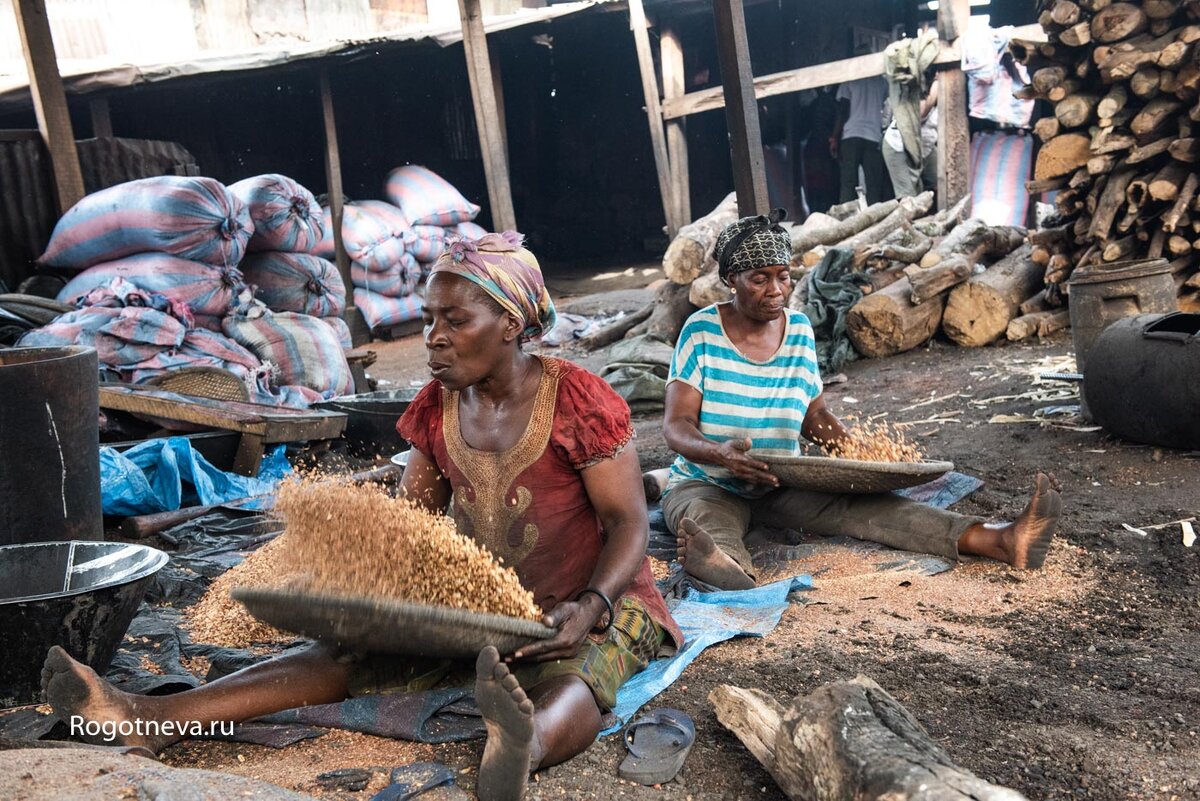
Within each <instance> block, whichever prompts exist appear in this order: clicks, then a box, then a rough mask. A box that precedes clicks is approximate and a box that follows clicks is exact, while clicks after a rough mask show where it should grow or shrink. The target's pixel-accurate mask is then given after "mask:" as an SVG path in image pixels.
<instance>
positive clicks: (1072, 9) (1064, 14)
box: [1050, 0, 1083, 27]
mask: <svg viewBox="0 0 1200 801" xmlns="http://www.w3.org/2000/svg"><path fill="white" fill-rule="evenodd" d="M1082 14H1083V12H1082V11H1081V10H1080V9H1079V5H1078V4H1077V3H1073V2H1071V0H1058V1H1057V2H1056V3H1055V4H1054V6H1053V7H1052V8H1051V9H1050V19H1051V20H1052V21H1053V22H1054V24H1055V25H1062V26H1064V27H1065V26H1068V25H1074V24H1075V23H1076V22H1079V19H1080V17H1081V16H1082Z"/></svg>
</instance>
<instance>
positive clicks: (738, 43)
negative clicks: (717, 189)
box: [713, 0, 769, 215]
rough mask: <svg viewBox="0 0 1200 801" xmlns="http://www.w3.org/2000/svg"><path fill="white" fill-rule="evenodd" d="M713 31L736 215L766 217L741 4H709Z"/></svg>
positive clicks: (737, 0)
mask: <svg viewBox="0 0 1200 801" xmlns="http://www.w3.org/2000/svg"><path fill="white" fill-rule="evenodd" d="M713 16H714V17H715V19H716V27H717V53H718V55H719V57H720V60H721V85H722V87H723V90H724V93H725V120H726V122H727V124H728V126H729V145H730V150H731V151H732V156H733V187H734V190H735V191H736V192H737V199H738V213H739V214H741V215H748V214H766V213H767V208H768V205H769V201H768V199H767V170H766V164H765V161H764V158H763V146H762V132H761V131H760V130H759V126H758V101H757V100H756V99H755V97H754V76H753V75H752V74H751V72H750V45H749V42H748V41H747V39H746V16H745V14H744V12H743V10H742V0H713Z"/></svg>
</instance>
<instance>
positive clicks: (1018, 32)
mask: <svg viewBox="0 0 1200 801" xmlns="http://www.w3.org/2000/svg"><path fill="white" fill-rule="evenodd" d="M1013 38H1019V39H1026V40H1029V41H1045V40H1046V34H1045V33H1044V32H1043V31H1042V28H1041V26H1040V25H1026V26H1023V27H1020V28H1016V29H1014V31H1013ZM961 59H962V56H961V54H960V52H959V49H958V47H957V46H956V45H953V44H948V43H946V42H942V43H941V50H940V51H939V52H938V55H937V58H935V59H934V62H933V63H934V64H953V63H954V62H957V61H960V60H961ZM876 75H883V53H871V54H869V55H865V56H855V57H854V58H843V59H841V60H839V61H830V62H827V63H825V64H815V65H813V66H811V67H800V68H798V69H794V70H785V71H783V72H773V73H771V74H770V75H763V76H762V77H761V78H755V79H754V96H755V97H756V98H758V99H759V100H761V99H763V98H764V97H774V96H776V95H786V94H791V93H793V92H801V91H804V90H805V89H819V88H821V87H822V86H833V85H834V84H839V83H844V82H846V81H853V80H857V79H859V78H871V77H874V76H876ZM664 89H665V87H664ZM724 106H725V97H724V94H723V93H722V91H721V87H719V86H714V87H713V88H711V89H702V90H700V91H699V92H690V93H688V94H686V95H682V96H680V97H669V98H666V99H664V100H663V118H664V119H667V120H673V119H676V118H679V117H686V116H689V115H691V114H699V113H700V112H702V111H713V110H714V109H719V108H723V107H724Z"/></svg>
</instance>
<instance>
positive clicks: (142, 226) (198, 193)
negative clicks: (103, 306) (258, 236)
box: [38, 175, 254, 331]
mask: <svg viewBox="0 0 1200 801" xmlns="http://www.w3.org/2000/svg"><path fill="white" fill-rule="evenodd" d="M253 231H254V224H253V222H252V221H251V219H250V214H249V212H248V210H247V209H246V207H245V205H244V204H243V203H242V202H241V201H240V200H239V199H238V198H236V197H235V196H234V195H232V194H231V193H230V192H229V190H228V189H226V188H225V187H224V186H223V185H222V184H221V183H220V182H218V181H215V180H213V179H212V178H197V177H184V176H174V175H165V176H161V177H159V178H144V179H142V180H139V181H129V182H128V183H123V184H118V185H117V186H113V187H109V188H108V189H104V190H102V191H100V192H96V193H94V194H91V195H88V196H86V197H85V198H83V199H82V200H80V201H79V202H78V203H76V204H75V205H74V206H73V207H72V208H71V209H70V210H69V211H68V212H67V213H66V214H64V215H63V217H62V219H61V220H59V221H58V224H57V225H56V226H55V227H54V233H53V234H52V235H51V237H50V244H49V245H48V246H47V247H46V252H45V253H44V254H42V257H41V258H40V259H39V260H38V261H39V263H40V264H42V265H45V266H50V267H59V268H68V269H81V270H83V272H82V273H80V274H79V275H77V276H76V277H75V279H74V280H73V281H71V282H70V283H68V284H67V286H65V287H64V288H63V290H62V292H60V293H59V296H58V299H59V300H60V301H62V302H64V303H71V304H77V303H78V302H79V301H80V299H81V298H83V297H84V296H86V295H87V294H88V293H89V292H91V290H93V289H95V288H96V287H99V286H107V285H110V284H111V283H112V282H113V281H114V280H116V279H117V278H123V279H125V280H127V281H128V282H129V283H131V284H133V285H134V286H135V287H137V288H139V289H142V290H144V291H146V292H149V293H153V294H161V295H164V296H166V297H167V298H169V299H170V300H172V301H175V302H178V303H181V304H184V305H186V306H187V307H188V308H189V310H190V311H191V313H192V315H194V319H195V322H196V324H198V325H201V326H203V327H205V328H208V329H210V330H215V331H220V330H221V326H220V318H221V317H222V316H224V315H225V314H226V313H227V312H228V311H229V309H230V308H231V307H232V306H233V304H234V302H235V301H236V300H237V299H238V295H239V293H240V292H241V291H242V290H243V289H244V284H243V282H242V274H241V273H240V272H239V271H238V269H237V264H238V262H239V261H240V260H241V258H242V254H243V253H244V252H245V250H246V243H247V242H248V241H249V239H250V236H251V234H252V232H253Z"/></svg>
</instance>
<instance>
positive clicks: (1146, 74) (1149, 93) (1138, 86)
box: [1046, 65, 1162, 100]
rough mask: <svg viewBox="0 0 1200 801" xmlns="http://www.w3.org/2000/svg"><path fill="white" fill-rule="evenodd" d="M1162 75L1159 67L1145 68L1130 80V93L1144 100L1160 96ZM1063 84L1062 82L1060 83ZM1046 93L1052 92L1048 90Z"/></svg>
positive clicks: (1134, 74)
mask: <svg viewBox="0 0 1200 801" xmlns="http://www.w3.org/2000/svg"><path fill="white" fill-rule="evenodd" d="M1161 79H1162V74H1161V73H1160V72H1159V70H1158V67H1151V66H1149V65H1146V66H1143V67H1141V68H1139V69H1138V71H1137V72H1135V73H1133V75H1132V76H1130V78H1129V91H1131V92H1133V93H1134V95H1136V96H1137V97H1140V98H1141V99H1142V100H1149V99H1150V98H1152V97H1154V96H1155V95H1156V94H1158V88H1159V83H1160V81H1161ZM1059 83H1061V81H1060V82H1059ZM1046 91H1050V90H1049V89H1047V90H1046Z"/></svg>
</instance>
